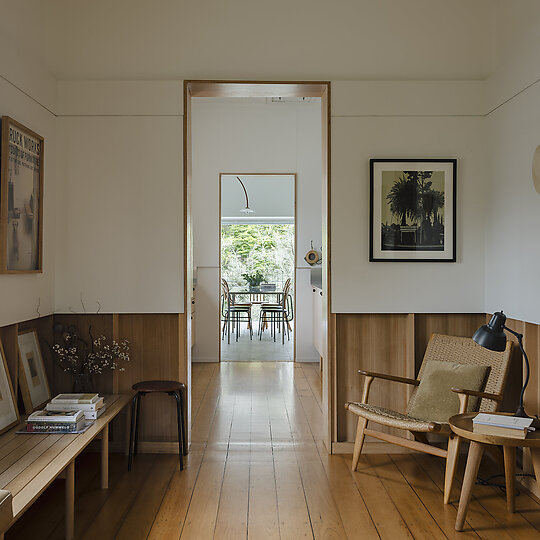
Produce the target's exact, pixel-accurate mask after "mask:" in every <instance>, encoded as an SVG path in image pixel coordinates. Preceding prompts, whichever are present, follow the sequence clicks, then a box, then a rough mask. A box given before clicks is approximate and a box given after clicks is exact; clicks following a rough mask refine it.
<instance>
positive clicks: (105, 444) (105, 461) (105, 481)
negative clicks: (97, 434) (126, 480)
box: [101, 424, 109, 489]
mask: <svg viewBox="0 0 540 540" xmlns="http://www.w3.org/2000/svg"><path fill="white" fill-rule="evenodd" d="M101 489H109V424H106V425H105V427H104V428H103V430H102V431H101Z"/></svg>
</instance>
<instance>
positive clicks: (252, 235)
mask: <svg viewBox="0 0 540 540" xmlns="http://www.w3.org/2000/svg"><path fill="white" fill-rule="evenodd" d="M257 271H259V272H261V273H262V275H263V276H264V279H263V280H262V282H263V283H275V284H276V288H277V289H280V288H281V287H282V286H283V283H284V282H285V280H286V279H287V278H291V279H292V278H293V277H294V225H292V224H249V225H244V224H234V225H222V226H221V274H222V277H224V278H225V279H226V280H227V281H228V282H229V284H230V285H236V286H242V285H246V280H245V279H244V277H242V274H250V275H253V274H255V273H257Z"/></svg>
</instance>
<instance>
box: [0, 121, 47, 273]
mask: <svg viewBox="0 0 540 540" xmlns="http://www.w3.org/2000/svg"><path fill="white" fill-rule="evenodd" d="M43 149H44V139H43V137H41V136H40V135H38V134H37V133H35V132H33V131H32V130H30V129H28V128H27V127H25V126H23V125H22V124H19V123H18V122H16V121H15V120H13V119H12V118H10V117H9V116H3V117H2V139H1V157H0V273H2V274H15V273H35V272H42V270H43V264H42V260H43V254H42V247H43Z"/></svg>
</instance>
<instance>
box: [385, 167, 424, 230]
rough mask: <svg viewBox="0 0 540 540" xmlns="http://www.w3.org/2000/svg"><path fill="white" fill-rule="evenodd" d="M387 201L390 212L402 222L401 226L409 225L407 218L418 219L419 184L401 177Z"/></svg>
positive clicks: (411, 179)
mask: <svg viewBox="0 0 540 540" xmlns="http://www.w3.org/2000/svg"><path fill="white" fill-rule="evenodd" d="M405 174H406V173H405ZM386 200H387V201H388V203H389V205H390V212H392V214H394V215H395V216H396V217H397V218H398V219H400V220H401V226H403V227H404V226H406V225H407V218H409V219H410V220H411V221H415V220H416V219H417V218H418V182H417V181H416V180H415V179H414V178H411V177H407V178H405V176H400V177H399V179H398V180H396V181H395V182H394V185H393V186H392V188H391V189H390V192H389V193H388V195H387V196H386Z"/></svg>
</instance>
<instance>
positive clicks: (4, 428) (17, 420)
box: [0, 340, 21, 435]
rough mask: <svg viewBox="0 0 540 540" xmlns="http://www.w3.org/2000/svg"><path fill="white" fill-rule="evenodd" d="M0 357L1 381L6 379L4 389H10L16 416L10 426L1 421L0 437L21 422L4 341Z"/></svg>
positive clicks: (0, 345) (0, 342) (0, 346)
mask: <svg viewBox="0 0 540 540" xmlns="http://www.w3.org/2000/svg"><path fill="white" fill-rule="evenodd" d="M0 356H1V357H2V358H1V360H0V380H1V379H2V377H5V381H4V385H3V386H4V387H5V386H7V387H8V389H9V397H10V401H11V406H12V409H13V413H14V415H15V419H14V420H13V421H12V422H11V423H8V424H5V425H2V423H1V420H0V435H1V434H2V433H5V432H6V431H9V430H10V429H11V428H12V427H15V426H16V425H18V424H19V423H20V421H21V417H20V414H19V407H18V406H17V398H16V396H15V391H14V389H13V383H12V382H11V376H10V373H9V368H8V364H7V359H6V353H5V351H4V346H3V344H2V340H0ZM2 366H3V372H2V369H1V368H2ZM1 386H2V384H1V382H0V387H1ZM0 395H1V392H0ZM3 399H4V397H3V396H1V398H0V400H3Z"/></svg>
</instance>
